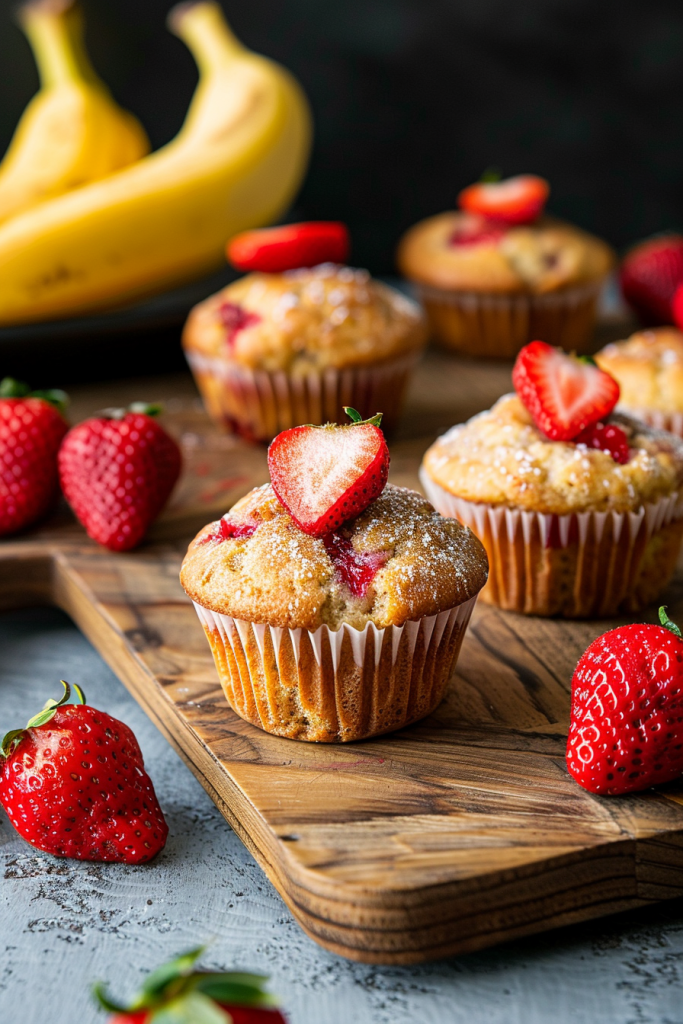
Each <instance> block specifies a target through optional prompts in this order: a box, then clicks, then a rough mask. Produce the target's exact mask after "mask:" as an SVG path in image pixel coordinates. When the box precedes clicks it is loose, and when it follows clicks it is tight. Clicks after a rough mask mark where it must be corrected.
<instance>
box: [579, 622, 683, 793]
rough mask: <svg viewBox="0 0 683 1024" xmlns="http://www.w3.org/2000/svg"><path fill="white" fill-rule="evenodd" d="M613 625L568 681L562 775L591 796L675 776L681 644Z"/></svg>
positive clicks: (667, 634) (680, 761)
mask: <svg viewBox="0 0 683 1024" xmlns="http://www.w3.org/2000/svg"><path fill="white" fill-rule="evenodd" d="M659 618H660V621H661V623H662V625H661V626H652V625H633V626H620V627H619V628H618V629H612V630H610V631H609V633H605V634H604V635H603V636H600V637H598V639H597V640H594V641H593V643H592V644H591V645H590V647H589V648H588V649H587V650H586V652H585V653H584V654H583V655H582V656H581V658H580V659H579V663H578V665H577V666H576V671H575V673H574V678H573V680H572V707H571V722H570V726H569V738H568V740H567V768H568V769H569V772H570V774H571V775H572V776H573V777H574V779H576V781H577V782H578V783H579V785H580V786H583V788H584V789H588V790H590V792H591V793H605V794H609V795H612V796H614V795H619V794H622V793H631V792H633V791H635V790H639V789H647V788H648V787H649V786H654V785H655V784H656V783H659V782H669V781H670V780H671V779H675V778H677V777H678V776H679V775H680V774H681V773H682V772H683V637H682V635H681V631H680V629H679V628H678V626H676V625H675V624H674V623H673V622H671V620H670V619H669V618H668V616H667V614H666V610H665V609H664V608H660V609H659Z"/></svg>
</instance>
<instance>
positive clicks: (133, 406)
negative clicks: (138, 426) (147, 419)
mask: <svg viewBox="0 0 683 1024" xmlns="http://www.w3.org/2000/svg"><path fill="white" fill-rule="evenodd" d="M163 411H164V407H163V405H162V404H161V402H154V403H152V402H131V403H130V405H129V406H128V409H127V412H141V413H142V414H143V415H144V416H160V415H161V413H162V412H163Z"/></svg>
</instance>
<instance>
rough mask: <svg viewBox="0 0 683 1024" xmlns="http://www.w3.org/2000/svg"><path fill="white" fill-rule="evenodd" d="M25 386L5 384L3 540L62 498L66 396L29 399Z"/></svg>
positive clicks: (0, 433)
mask: <svg viewBox="0 0 683 1024" xmlns="http://www.w3.org/2000/svg"><path fill="white" fill-rule="evenodd" d="M29 391H30V389H29V388H28V387H27V385H25V384H20V383H19V382H18V381H15V380H12V379H11V378H10V377H5V379H4V380H3V381H1V382H0V536H2V535H3V534H6V533H14V532H15V531H16V530H21V529H23V528H24V527H25V526H30V524H31V523H34V522H35V521H36V520H37V519H40V518H41V516H43V515H45V513H46V512H47V511H48V510H49V509H50V506H51V505H52V504H53V502H54V500H55V499H56V497H57V495H58V493H59V480H58V474H57V452H58V450H59V445H60V443H61V440H62V438H63V437H64V435H65V434H66V432H67V430H68V429H69V427H68V424H67V422H66V420H65V419H64V417H63V416H62V414H61V410H62V409H63V408H64V407H65V405H66V402H67V397H66V395H65V394H64V392H63V391H36V392H34V393H33V394H30V393H29Z"/></svg>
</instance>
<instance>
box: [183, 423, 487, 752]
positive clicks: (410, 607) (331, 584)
mask: <svg viewBox="0 0 683 1024" xmlns="http://www.w3.org/2000/svg"><path fill="white" fill-rule="evenodd" d="M350 412H351V411H350ZM355 418H356V419H359V417H358V416H357V414H355ZM269 465H270V472H271V480H272V483H271V484H267V485H264V486H263V487H259V488H256V489H255V490H254V491H252V492H251V493H250V494H248V495H247V496H246V497H245V498H243V499H242V500H241V501H240V502H238V504H237V505H235V506H234V508H233V509H232V510H231V511H230V512H229V513H228V514H227V515H226V516H224V517H223V518H222V519H221V520H219V521H218V522H217V523H211V524H210V525H209V526H207V527H205V528H204V529H203V530H202V531H201V532H200V533H199V534H198V536H197V537H196V538H195V540H194V541H193V542H192V544H191V545H190V548H189V551H188V553H187V555H186V557H185V560H184V562H183V567H182V571H181V582H182V584H183V587H184V588H185V590H186V592H187V593H188V594H189V596H190V597H191V598H192V600H193V601H194V603H195V606H196V609H197V613H198V615H199V618H200V620H201V622H202V624H203V626H204V629H205V631H206V634H207V637H208V639H209V643H210V645H211V649H212V651H213V655H214V658H215V661H216V667H217V669H218V674H219V676H220V680H221V683H222V685H223V689H224V691H225V694H226V697H227V699H228V701H229V703H230V705H231V707H232V708H233V709H234V710H235V711H236V712H237V713H238V714H239V715H241V717H242V718H244V719H246V720H247V721H248V722H251V723H253V724H254V725H258V726H260V727H261V728H262V729H265V730H266V731H267V732H271V733H275V734H277V735H278V736H287V737H290V738H292V739H300V740H314V741H319V742H328V743H329V742H346V741H351V740H360V739H365V738H367V737H370V736H376V735H379V734H381V733H385V732H389V731H391V730H393V729H400V728H402V727H403V726H406V725H409V724H410V723H411V722H415V721H417V719H420V718H423V717H424V716H425V715H428V714H429V713H430V712H431V711H433V710H434V708H435V707H436V706H437V704H438V703H439V702H440V700H441V699H442V697H443V695H444V691H445V689H446V685H447V683H448V680H449V679H450V676H451V673H452V670H453V666H454V664H455V661H456V658H457V656H458V653H459V650H460V645H461V643H462V640H463V637H464V634H465V630H466V628H467V624H468V622H469V618H470V615H471V612H472V608H473V605H474V602H475V600H476V597H477V594H478V592H479V590H481V588H482V587H483V585H484V583H485V582H486V575H487V561H486V554H485V551H484V548H483V546H482V545H481V543H480V542H479V541H478V540H477V538H476V537H475V536H474V534H473V533H471V532H470V530H468V529H467V528H466V527H464V526H462V525H461V524H460V523H458V522H456V521H455V520H454V519H444V518H442V517H441V516H440V515H439V514H438V513H437V512H435V511H434V508H433V507H432V506H431V504H430V503H429V502H428V501H426V500H425V499H424V498H423V497H422V496H421V495H419V494H417V493H416V492H415V491H410V490H406V489H404V488H400V487H394V486H391V485H387V486H385V484H386V477H387V471H388V465H389V453H388V449H387V447H386V442H385V440H384V437H383V435H382V433H381V431H380V430H379V429H378V426H377V420H376V418H375V419H374V420H373V421H366V422H355V423H354V424H350V425H347V426H341V427H339V426H336V425H330V424H328V425H327V426H325V427H298V428H295V429H293V430H290V431H286V432H284V433H283V434H280V435H279V437H277V438H276V439H275V441H274V442H273V444H272V445H271V448H270V450H269Z"/></svg>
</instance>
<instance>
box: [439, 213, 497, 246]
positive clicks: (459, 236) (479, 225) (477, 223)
mask: <svg viewBox="0 0 683 1024" xmlns="http://www.w3.org/2000/svg"><path fill="white" fill-rule="evenodd" d="M505 232H506V228H505V227H504V226H503V225H502V224H496V223H492V222H491V221H490V220H488V219H487V218H486V217H475V216H472V217H469V216H468V217H463V219H462V221H461V223H460V224H458V227H457V228H456V229H455V231H454V232H453V233H452V234H451V236H450V237H449V239H448V244H449V245H453V246H459V247H461V246H468V245H495V244H496V243H497V242H499V241H500V240H501V238H503V236H504V235H505Z"/></svg>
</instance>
